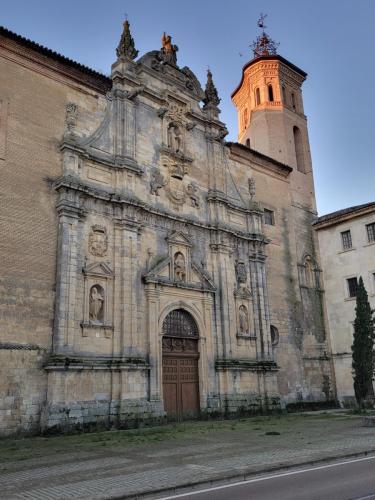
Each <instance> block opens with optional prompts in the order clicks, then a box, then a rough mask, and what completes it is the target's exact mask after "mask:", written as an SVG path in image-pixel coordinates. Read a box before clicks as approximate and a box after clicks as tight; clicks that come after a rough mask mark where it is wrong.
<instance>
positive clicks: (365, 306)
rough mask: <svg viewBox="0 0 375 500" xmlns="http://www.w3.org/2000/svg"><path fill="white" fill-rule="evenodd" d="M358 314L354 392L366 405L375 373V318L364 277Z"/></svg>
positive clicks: (371, 391)
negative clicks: (365, 401)
mask: <svg viewBox="0 0 375 500" xmlns="http://www.w3.org/2000/svg"><path fill="white" fill-rule="evenodd" d="M355 312H356V316H355V320H354V336H353V345H352V355H353V361H352V368H353V379H354V392H355V397H356V400H357V403H358V405H359V406H360V407H363V406H364V400H365V398H366V397H367V396H368V395H371V394H373V389H372V380H373V373H374V353H373V350H374V335H375V332H374V319H373V317H372V314H373V311H372V310H371V307H370V304H369V301H368V295H367V292H366V288H365V286H364V284H363V279H362V277H360V278H359V282H358V288H357V298H356V308H355Z"/></svg>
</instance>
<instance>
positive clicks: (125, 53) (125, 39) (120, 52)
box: [116, 19, 138, 59]
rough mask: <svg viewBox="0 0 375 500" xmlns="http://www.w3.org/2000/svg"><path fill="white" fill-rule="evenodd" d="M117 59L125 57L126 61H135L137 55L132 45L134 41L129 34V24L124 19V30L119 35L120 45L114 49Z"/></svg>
mask: <svg viewBox="0 0 375 500" xmlns="http://www.w3.org/2000/svg"><path fill="white" fill-rule="evenodd" d="M116 54H117V57H126V58H127V59H135V58H136V57H137V55H138V50H136V48H135V45H134V39H133V37H132V35H131V33H130V24H129V21H128V20H127V19H126V20H125V22H124V29H123V32H122V35H121V39H120V43H119V44H118V47H117V49H116Z"/></svg>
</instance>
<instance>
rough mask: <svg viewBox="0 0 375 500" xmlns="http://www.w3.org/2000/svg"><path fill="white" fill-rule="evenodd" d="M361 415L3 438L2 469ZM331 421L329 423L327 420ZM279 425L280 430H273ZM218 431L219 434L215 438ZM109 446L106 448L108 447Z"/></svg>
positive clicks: (285, 430)
mask: <svg viewBox="0 0 375 500" xmlns="http://www.w3.org/2000/svg"><path fill="white" fill-rule="evenodd" d="M354 418H357V419H358V418H359V416H358V415H353V414H348V413H344V414H343V413H339V414H334V413H327V414H325V413H324V414H322V413H319V414H315V415H314V414H308V415H307V414H282V415H273V416H256V417H249V418H241V419H236V420H234V419H233V420H211V421H194V422H183V423H178V424H166V425H162V426H158V427H143V428H139V429H129V430H109V431H100V432H90V433H89V432H86V433H80V434H79V433H76V434H71V435H54V436H48V437H46V436H43V437H41V436H38V437H32V438H23V439H4V440H2V441H0V468H1V469H4V467H5V463H6V462H8V461H19V460H27V459H30V458H35V457H47V458H48V456H53V455H61V454H70V453H79V452H85V453H87V452H89V453H90V452H93V453H95V451H97V452H98V453H100V450H102V453H106V454H107V453H108V452H109V451H111V450H113V452H114V453H119V452H120V453H121V451H124V452H125V451H126V449H127V448H129V447H131V446H138V445H150V446H153V445H155V444H156V443H160V442H166V443H167V442H171V441H174V442H176V441H178V442H179V444H180V445H181V446H183V445H184V444H186V443H189V444H190V443H192V442H194V440H196V441H197V442H199V441H200V440H202V442H204V439H206V438H205V437H204V436H205V435H206V436H207V440H208V441H209V440H210V439H212V438H214V439H218V440H220V436H221V435H223V437H224V439H227V438H226V437H225V435H228V434H233V436H237V437H238V436H239V437H240V436H241V433H242V434H243V436H244V438H246V439H247V440H251V439H252V437H254V439H255V438H256V437H257V436H259V434H258V432H257V431H263V432H265V434H266V435H269V436H272V435H273V436H276V435H280V434H283V435H288V434H293V435H296V434H297V433H298V432H299V431H300V430H304V429H307V428H309V427H310V426H311V425H317V424H318V422H319V421H322V420H323V421H324V420H329V421H332V424H333V422H334V421H335V420H336V421H342V420H345V419H346V420H348V419H354ZM327 424H328V422H327ZM275 425H277V426H278V431H275V430H273V429H274V426H275ZM279 431H280V432H279ZM215 434H217V437H215ZM103 448H105V451H104V449H103Z"/></svg>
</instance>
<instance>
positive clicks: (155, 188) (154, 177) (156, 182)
mask: <svg viewBox="0 0 375 500" xmlns="http://www.w3.org/2000/svg"><path fill="white" fill-rule="evenodd" d="M164 184H165V182H164V177H163V175H162V174H161V172H160V171H159V170H154V171H153V172H152V174H151V181H150V193H151V194H154V195H155V196H159V189H161V188H162V187H164Z"/></svg>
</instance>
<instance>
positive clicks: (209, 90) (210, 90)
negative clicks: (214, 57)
mask: <svg viewBox="0 0 375 500" xmlns="http://www.w3.org/2000/svg"><path fill="white" fill-rule="evenodd" d="M204 94H205V97H204V99H203V102H204V106H203V109H206V108H207V107H215V108H217V107H218V105H219V103H220V100H221V99H220V98H219V95H218V93H217V89H216V87H215V84H214V82H213V80H212V73H211V71H210V70H209V69H208V70H207V83H206V89H205V91H204Z"/></svg>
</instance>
